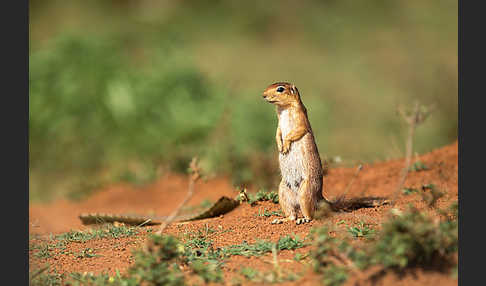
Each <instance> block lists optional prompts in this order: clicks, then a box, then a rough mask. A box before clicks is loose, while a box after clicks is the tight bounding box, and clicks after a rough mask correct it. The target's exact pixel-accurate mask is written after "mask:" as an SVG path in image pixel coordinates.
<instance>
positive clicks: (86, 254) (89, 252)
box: [74, 247, 99, 258]
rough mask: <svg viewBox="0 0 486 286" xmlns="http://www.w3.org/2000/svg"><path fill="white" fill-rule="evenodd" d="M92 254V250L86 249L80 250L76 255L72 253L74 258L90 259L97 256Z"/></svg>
mask: <svg viewBox="0 0 486 286" xmlns="http://www.w3.org/2000/svg"><path fill="white" fill-rule="evenodd" d="M94 252H95V251H94V249H92V248H89V247H88V248H85V249H83V250H81V251H80V252H78V253H74V257H76V258H92V257H97V256H99V255H98V254H95V253H94Z"/></svg>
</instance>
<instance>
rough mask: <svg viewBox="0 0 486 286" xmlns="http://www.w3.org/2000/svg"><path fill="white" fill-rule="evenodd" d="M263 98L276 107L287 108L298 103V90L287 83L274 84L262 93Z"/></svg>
mask: <svg viewBox="0 0 486 286" xmlns="http://www.w3.org/2000/svg"><path fill="white" fill-rule="evenodd" d="M263 98H264V99H265V100H266V101H268V102H270V103H273V104H275V105H278V106H287V105H291V104H292V103H297V102H299V101H300V95H299V90H298V89H297V87H295V85H293V84H291V83H288V82H276V83H274V84H271V85H269V86H268V87H267V88H266V89H265V91H263Z"/></svg>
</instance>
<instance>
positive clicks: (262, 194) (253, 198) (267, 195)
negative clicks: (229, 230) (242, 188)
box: [248, 189, 278, 206]
mask: <svg viewBox="0 0 486 286" xmlns="http://www.w3.org/2000/svg"><path fill="white" fill-rule="evenodd" d="M248 196H249V201H248V203H249V204H250V205H252V206H253V205H255V204H256V202H259V201H271V202H273V203H274V204H278V193H277V192H274V191H271V192H267V191H265V190H263V189H262V190H259V191H258V192H256V194H255V195H252V194H248Z"/></svg>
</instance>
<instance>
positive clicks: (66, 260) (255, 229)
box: [29, 141, 458, 286]
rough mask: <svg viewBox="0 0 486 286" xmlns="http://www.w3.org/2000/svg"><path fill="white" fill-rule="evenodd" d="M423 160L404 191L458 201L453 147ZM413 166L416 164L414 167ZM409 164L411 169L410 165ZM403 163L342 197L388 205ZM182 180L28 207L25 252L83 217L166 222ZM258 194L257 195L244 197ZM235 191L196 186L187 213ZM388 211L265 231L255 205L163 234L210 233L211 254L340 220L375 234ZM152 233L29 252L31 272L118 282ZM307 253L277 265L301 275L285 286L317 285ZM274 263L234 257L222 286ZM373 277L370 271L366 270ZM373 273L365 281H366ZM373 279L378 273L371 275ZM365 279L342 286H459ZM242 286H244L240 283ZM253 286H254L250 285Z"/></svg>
mask: <svg viewBox="0 0 486 286" xmlns="http://www.w3.org/2000/svg"><path fill="white" fill-rule="evenodd" d="M414 160H420V161H421V162H423V163H424V164H425V165H427V167H429V169H428V170H425V171H420V172H409V173H408V177H407V180H406V182H405V184H404V187H413V188H420V187H421V186H422V185H425V184H435V185H436V186H437V187H438V188H439V189H440V190H441V191H443V192H445V195H444V197H442V198H440V199H439V201H438V203H437V206H438V207H439V208H446V207H448V206H449V205H450V204H451V203H453V202H455V201H457V199H458V181H457V180H458V145H457V141H456V142H455V143H453V144H451V145H448V146H445V147H442V148H439V149H436V150H434V151H432V152H430V153H427V154H424V155H421V156H419V157H418V158H414ZM414 160H413V161H414ZM413 161H412V162H413ZM403 165H404V160H403V159H397V160H392V161H387V162H380V163H374V164H366V165H364V166H363V169H362V171H361V172H360V174H359V176H358V177H357V178H356V180H355V181H354V183H353V185H352V187H351V189H350V190H349V192H348V195H347V197H359V196H385V197H392V195H393V193H394V191H395V189H396V186H397V183H398V180H399V176H400V172H401V170H402V168H403ZM355 172H356V168H341V167H338V168H331V169H329V172H328V174H327V176H326V177H325V178H324V195H325V196H326V197H327V198H330V199H332V198H334V197H336V196H338V195H339V194H342V192H343V191H344V190H345V189H346V187H347V185H348V184H349V182H350V181H351V179H352V177H353V176H354V173H355ZM187 186H188V180H187V177H184V176H179V175H168V176H166V177H162V178H160V179H159V180H158V181H156V182H155V183H153V184H151V185H147V186H145V187H133V186H131V185H128V184H120V185H115V186H111V187H108V188H106V189H103V190H100V191H99V192H96V193H95V194H94V195H92V196H91V197H89V198H87V199H86V200H84V201H81V202H71V201H67V200H60V201H55V202H52V203H49V204H31V205H30V207H29V232H30V234H31V239H30V244H31V245H35V244H41V243H42V242H43V241H46V240H47V239H49V238H48V237H49V236H48V235H49V234H58V233H62V232H67V231H70V230H84V229H87V228H88V227H87V226H83V225H82V224H81V222H80V220H79V219H78V215H79V214H80V213H83V212H108V213H137V214H157V215H161V216H163V215H169V214H170V213H171V212H172V211H173V210H174V208H175V207H176V206H177V205H178V204H179V203H180V202H181V201H182V200H183V199H184V196H185V195H186V192H187ZM249 191H255V190H249ZM236 194H237V190H236V189H235V188H234V187H233V186H232V185H231V183H230V181H229V180H228V179H226V178H216V179H209V180H207V181H205V182H204V181H199V182H197V183H196V185H195V194H194V196H193V197H192V199H191V200H190V201H189V203H188V205H189V206H191V205H198V204H200V203H201V202H202V201H203V200H205V199H209V200H211V201H213V202H214V201H216V200H217V199H218V198H219V197H220V196H222V195H226V196H228V197H235V196H236ZM409 203H410V204H412V205H414V206H416V207H417V208H419V209H421V210H423V211H426V212H428V213H429V214H430V215H431V216H434V215H435V216H436V214H435V212H434V211H433V210H431V209H430V208H429V207H427V206H426V204H425V203H424V202H423V201H422V199H421V197H420V196H419V195H417V194H412V195H407V196H405V195H403V194H401V195H400V197H399V199H398V200H397V203H396V205H395V206H394V208H397V209H400V210H405V209H406V207H407V205H408V204H409ZM391 208H392V207H391V206H389V205H386V206H381V207H377V208H367V209H359V210H355V211H353V212H349V213H335V214H333V215H332V216H331V217H330V218H326V219H323V220H314V221H312V222H311V223H309V224H304V225H296V224H295V223H290V222H288V223H284V224H280V225H272V224H270V222H271V220H273V219H274V217H260V216H256V214H258V212H259V211H263V210H264V209H267V210H269V211H278V210H279V209H280V207H279V206H278V205H276V204H273V203H271V202H260V203H258V204H257V205H256V206H253V207H251V206H250V205H249V204H242V205H240V206H239V207H237V208H236V209H235V210H233V211H231V212H230V213H228V214H225V215H224V216H221V217H217V218H211V219H205V220H199V221H193V222H183V223H177V222H175V223H172V224H171V225H169V226H168V228H167V229H166V230H165V232H166V233H168V234H172V235H175V236H179V237H181V235H182V234H183V233H186V232H188V231H195V230H199V229H203V228H206V227H210V228H212V229H215V230H217V232H215V233H213V234H209V235H208V237H209V238H210V239H211V240H213V243H214V247H221V246H227V245H232V244H240V243H242V242H243V241H247V242H249V243H252V242H255V241H256V240H257V239H265V240H272V241H277V240H278V239H279V238H280V237H281V236H284V235H287V234H297V235H298V236H299V237H300V238H304V237H305V236H306V235H307V234H308V233H309V231H310V229H311V228H312V227H317V226H321V225H324V224H326V225H332V226H336V223H337V222H339V221H342V220H344V221H345V222H346V224H340V225H338V226H336V227H337V230H336V232H342V233H346V225H348V226H351V225H354V224H355V223H358V222H360V221H363V222H365V223H369V224H371V225H372V226H373V228H379V226H380V224H381V223H382V222H384V221H386V220H387V219H389V213H390V209H391ZM146 229H147V230H148V229H152V230H153V231H156V230H157V229H158V227H157V226H149V227H144V228H142V231H141V232H140V234H138V235H135V236H131V237H128V238H120V239H96V240H90V241H87V242H85V243H69V244H68V245H67V249H66V250H65V251H66V252H70V251H71V252H73V253H79V252H80V251H82V250H84V249H86V248H91V249H93V250H94V253H95V254H98V255H99V256H97V257H92V258H76V257H75V255H72V254H71V255H67V254H60V255H53V257H51V258H37V257H36V256H35V255H33V254H34V253H35V251H36V250H34V249H33V248H31V249H30V250H29V264H30V268H31V269H36V268H39V267H41V266H42V265H45V264H46V263H49V264H50V271H54V270H55V271H57V272H58V273H71V272H81V273H83V272H92V273H95V274H98V273H102V272H107V273H109V274H110V275H112V274H114V273H115V271H116V269H118V270H119V271H120V272H121V273H122V274H123V273H124V272H125V271H126V269H127V268H128V267H130V265H132V264H133V262H134V259H133V257H132V251H133V250H134V249H137V248H139V247H141V246H143V243H144V242H145V241H146V234H147V233H146V231H145V230H146ZM309 251H312V247H311V246H307V247H304V248H301V249H297V250H295V251H288V250H284V251H281V252H279V254H278V260H279V263H280V266H281V267H282V268H283V269H285V270H286V271H292V272H294V273H303V277H302V278H301V279H299V280H298V281H294V282H285V283H283V284H285V285H297V284H299V285H316V284H319V281H320V277H319V276H317V275H316V274H314V273H313V272H312V270H311V267H310V260H309V259H308V258H307V259H303V260H301V261H300V262H297V261H295V260H293V257H294V256H295V254H296V253H301V254H306V253H308V252H309ZM271 261H272V256H271V255H265V256H262V257H250V258H245V257H242V256H232V257H231V258H230V259H229V260H228V261H227V262H226V263H225V264H224V266H223V271H224V278H225V283H226V284H228V285H229V284H230V283H231V280H232V278H233V277H234V276H235V273H238V272H239V271H240V269H241V268H242V267H245V266H251V267H252V268H255V269H258V270H260V271H270V270H271V269H272V267H273V266H272V264H271ZM370 271H371V272H373V270H370ZM371 272H370V273H371ZM375 272H376V271H375ZM363 275H364V276H366V277H365V279H364V278H363V277H364V276H363V277H356V275H352V276H351V277H350V278H349V279H348V281H347V282H346V284H345V285H441V286H447V285H457V278H453V277H452V276H451V275H450V273H449V272H444V273H441V272H438V271H433V270H427V269H420V268H419V269H408V270H407V271H405V272H404V273H402V275H398V274H395V273H393V272H389V273H388V272H387V273H383V275H381V276H380V277H379V278H378V279H375V280H371V279H369V277H370V275H367V273H364V274H363ZM244 284H247V282H244ZM252 284H254V283H252Z"/></svg>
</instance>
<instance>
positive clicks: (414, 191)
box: [402, 188, 418, 195]
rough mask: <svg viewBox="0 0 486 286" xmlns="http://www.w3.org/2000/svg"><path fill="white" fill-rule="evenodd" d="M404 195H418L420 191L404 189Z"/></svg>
mask: <svg viewBox="0 0 486 286" xmlns="http://www.w3.org/2000/svg"><path fill="white" fill-rule="evenodd" d="M402 193H403V194H405V195H411V194H415V193H418V190H417V189H414V188H404V189H403V190H402Z"/></svg>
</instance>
